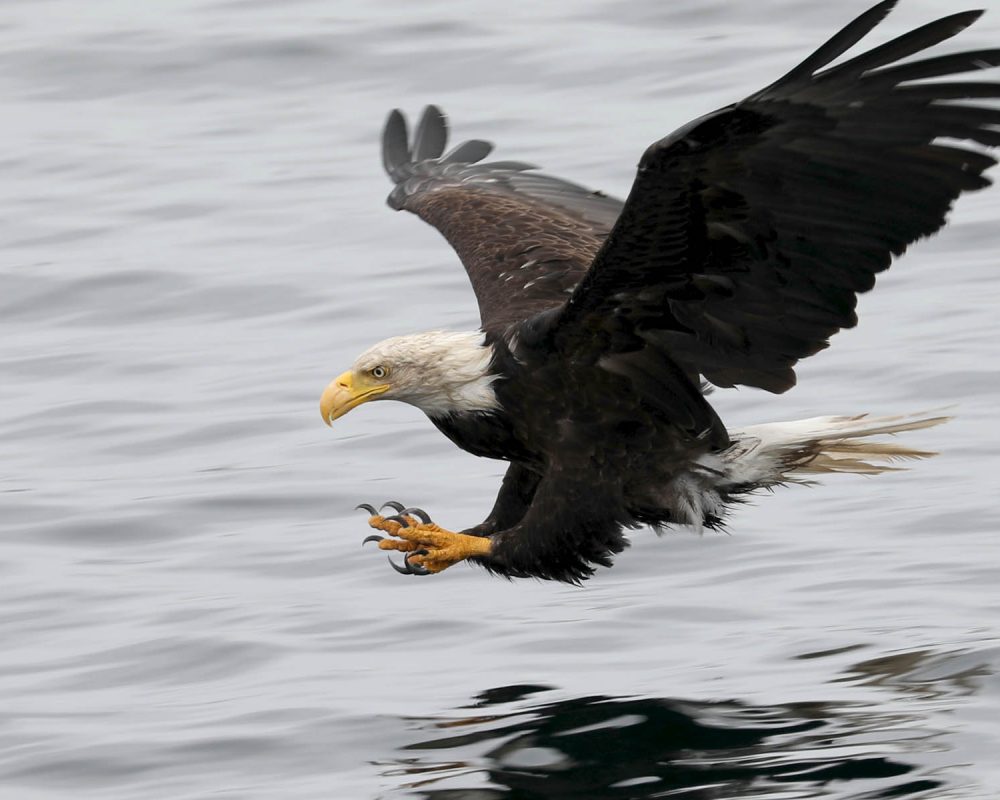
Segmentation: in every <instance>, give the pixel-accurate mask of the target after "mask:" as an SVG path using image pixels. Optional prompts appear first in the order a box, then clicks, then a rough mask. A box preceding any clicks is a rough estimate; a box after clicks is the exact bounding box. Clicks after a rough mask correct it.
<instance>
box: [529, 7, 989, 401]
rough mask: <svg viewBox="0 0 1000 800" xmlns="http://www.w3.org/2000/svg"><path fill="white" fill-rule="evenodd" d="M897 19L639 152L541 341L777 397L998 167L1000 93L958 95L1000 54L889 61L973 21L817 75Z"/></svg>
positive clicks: (878, 16)
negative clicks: (582, 270) (674, 367)
mask: <svg viewBox="0 0 1000 800" xmlns="http://www.w3.org/2000/svg"><path fill="white" fill-rule="evenodd" d="M893 5H894V0H887V2H883V3H880V4H879V5H877V6H875V7H874V8H872V9H871V10H870V11H868V12H867V13H865V14H863V15H862V16H860V17H859V18H858V19H856V20H855V21H854V22H852V23H851V24H850V25H848V26H847V27H846V28H844V29H843V30H842V31H841V32H840V33H838V34H837V35H836V36H834V37H833V38H832V39H830V40H829V41H828V42H827V43H826V44H824V45H823V46H822V47H821V48H819V50H817V51H816V52H815V53H814V54H813V55H811V56H809V58H807V59H806V60H805V61H804V62H802V64H800V65H799V66H797V67H796V68H795V69H793V70H792V71H791V72H789V73H788V74H787V75H785V76H784V77H782V78H781V79H780V80H778V81H777V82H775V83H773V84H771V85H770V86H768V87H767V88H766V89H763V90H762V91H760V92H757V93H756V94H754V95H752V96H750V97H749V98H747V99H746V100H744V101H742V102H740V103H737V104H735V105H733V106H729V107H728V108H724V109H722V110H720V111H716V112H715V113H712V114H708V115H707V116H704V117H702V118H701V119H698V120H696V121H694V122H692V123H691V124H689V125H687V126H685V127H684V128H681V129H680V130H678V131H677V132H675V133H673V134H671V135H670V136H668V137H666V138H665V139H663V140H661V141H659V142H656V143H655V144H653V145H652V146H651V147H650V148H649V149H648V150H647V151H646V153H645V154H644V156H643V157H642V160H641V162H640V164H639V170H638V175H637V177H636V179H635V183H634V185H633V187H632V191H631V193H630V195H629V197H628V200H627V201H626V203H625V207H624V209H623V210H622V213H621V215H620V217H619V219H618V221H617V223H616V224H615V226H614V228H613V229H612V231H611V232H610V234H609V235H608V236H607V237H606V238H605V240H604V242H603V244H602V246H601V248H600V251H599V253H598V254H597V256H596V258H595V260H594V264H593V266H592V267H591V268H590V270H589V272H588V273H587V275H586V277H585V278H584V279H583V280H582V281H581V283H580V284H579V286H578V287H577V289H576V291H575V293H574V294H573V295H572V297H571V298H570V299H569V301H568V302H567V304H566V306H565V308H564V309H563V311H562V312H561V313H560V314H559V315H558V317H557V318H556V320H555V321H554V322H553V323H552V327H551V328H550V329H549V330H550V331H552V332H554V333H555V334H556V335H557V341H560V342H561V343H562V345H563V346H564V347H569V348H571V349H572V348H580V349H586V348H590V349H593V345H592V342H593V341H595V333H598V332H600V331H601V330H604V329H610V328H611V327H613V328H614V329H615V331H620V330H621V328H622V327H623V326H625V327H627V329H628V330H629V331H631V332H633V333H637V334H638V335H639V336H640V337H641V338H642V339H644V340H645V341H647V342H648V343H650V344H652V345H654V346H656V347H657V348H658V349H661V350H662V351H664V352H665V353H668V354H669V357H670V358H671V359H672V360H674V361H676V362H678V363H679V364H680V365H681V366H682V367H683V368H684V369H685V371H686V372H688V373H689V374H696V373H700V374H702V375H704V376H705V378H707V379H708V380H709V381H711V382H712V383H714V384H716V385H718V386H732V385H734V384H744V385H749V386H757V387H760V388H763V389H768V390H770V391H774V392H782V391H785V390H786V389H788V388H789V387H790V386H792V385H793V384H794V382H795V374H794V372H793V369H792V368H793V366H794V365H795V363H796V362H797V361H798V360H799V359H801V358H804V357H806V356H809V355H811V354H813V353H815V352H817V351H818V350H820V349H822V348H824V347H826V346H827V344H828V341H827V340H828V338H829V337H830V336H831V335H832V334H834V333H835V332H836V331H838V330H839V329H841V328H848V327H851V326H853V325H854V324H855V322H856V317H855V313H854V308H855V304H856V299H857V294H858V293H859V292H865V291H867V290H869V289H871V288H872V286H873V285H874V282H875V275H876V274H877V273H879V272H881V271H882V270H884V269H886V268H887V267H888V266H889V264H890V261H891V258H892V256H893V255H899V254H901V253H902V252H903V251H904V250H905V249H906V247H907V245H909V244H910V243H911V242H913V241H915V240H916V239H918V238H920V237H923V236H928V235H930V234H932V233H934V232H935V231H937V230H938V229H939V228H941V226H942V225H943V224H944V222H945V217H946V214H947V212H948V211H949V209H950V208H951V205H952V203H953V201H954V200H955V198H957V197H958V196H959V195H960V194H961V193H962V192H964V191H968V190H972V189H979V188H982V187H984V186H987V185H989V181H988V180H987V179H986V178H984V177H983V172H984V171H985V170H986V169H988V168H989V167H991V166H993V165H994V164H995V163H996V162H995V160H994V159H992V158H990V157H989V156H987V155H985V154H983V153H982V152H980V151H978V150H977V149H975V145H977V144H978V145H982V146H985V147H995V146H998V145H1000V108H998V107H996V105H995V104H994V106H993V107H989V106H987V105H983V104H982V103H979V102H976V101H979V100H997V99H1000V83H977V82H955V81H953V80H951V79H952V76H954V75H958V74H961V73H966V72H970V71H974V70H980V69H984V68H988V67H994V66H997V65H1000V49H998V50H982V51H976V52H964V53H956V54H952V55H943V56H938V57H935V58H927V59H925V60H917V61H909V62H904V63H901V64H900V63H897V62H899V60H900V59H905V58H907V57H908V56H912V55H914V54H916V53H919V52H921V51H923V50H925V49H926V48H928V47H931V46H933V45H935V44H938V43H940V42H942V41H944V40H946V39H948V38H950V37H951V36H953V35H955V34H956V33H958V32H960V31H962V30H963V29H965V28H966V27H968V26H969V25H970V24H971V23H972V22H974V21H975V20H976V19H977V18H978V17H979V16H980V14H981V13H982V12H978V11H970V12H966V13H962V14H955V15H953V16H949V17H946V18H944V19H940V20H937V21H936V22H932V23H930V24H928V25H925V26H924V27H922V28H919V29H917V30H915V31H912V32H911V33H908V34H906V35H904V36H900V37H899V38H897V39H895V40H893V41H891V42H888V43H887V44H884V45H882V46H880V47H876V48H874V49H873V50H870V51H868V52H866V53H863V54H862V55H859V56H857V57H856V58H853V59H851V60H848V61H845V62H843V63H841V64H839V65H837V66H834V67H831V68H828V69H824V67H826V66H827V65H828V64H829V63H830V62H831V61H833V60H834V59H836V58H837V57H838V56H840V55H841V54H843V53H844V52H845V51H846V50H848V49H849V48H850V47H852V46H853V45H854V44H856V43H857V42H858V41H859V40H860V39H861V38H862V37H863V36H864V35H865V34H867V33H868V32H869V31H870V30H871V29H872V28H874V27H875V26H876V25H877V24H878V23H879V22H880V21H881V20H882V19H883V18H884V17H885V16H886V14H887V13H888V12H889V10H890V9H891V8H892V6H893ZM939 79H945V80H939ZM970 143H974V144H972V145H970ZM605 338H606V337H605ZM597 340H598V341H600V340H601V337H597ZM595 357H596V356H595Z"/></svg>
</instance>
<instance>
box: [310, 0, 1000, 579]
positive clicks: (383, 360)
mask: <svg viewBox="0 0 1000 800" xmlns="http://www.w3.org/2000/svg"><path fill="white" fill-rule="evenodd" d="M893 5H894V0H886V2H882V3H879V4H878V5H876V6H875V7H874V8H872V9H871V10H869V11H868V12H866V13H865V14H862V15H861V16H860V17H858V18H857V19H856V20H854V21H853V22H851V23H850V24H849V25H847V27H845V28H844V29H843V30H841V31H840V32H839V33H837V34H836V35H835V36H833V37H832V38H831V39H830V40H829V41H828V42H826V43H825V44H824V45H823V46H822V47H820V48H819V49H818V50H817V51H816V52H815V53H813V54H812V55H810V56H809V57H808V58H806V59H805V61H803V62H802V63H801V64H799V65H798V66H797V67H795V68H794V69H792V70H791V71H790V72H788V73H787V74H786V75H784V76H783V77H781V78H779V79H778V80H777V81H775V82H774V83H772V84H771V85H770V86H767V87H766V88H764V89H762V90H760V91H758V92H756V93H754V94H752V95H750V96H749V97H748V98H746V99H745V100H743V101H741V102H738V103H735V104H734V105H730V106H727V107H725V108H722V109H720V110H718V111H715V112H713V113H710V114H707V115H706V116H703V117H700V118H699V119H696V120H695V121H694V122H691V123H689V124H687V125H685V126H684V127H682V128H680V129H679V130H677V131H675V132H674V133H672V134H670V135H669V136H667V137H666V138H664V139H661V140H659V141H657V142H654V143H653V144H652V145H651V146H650V147H649V148H648V149H647V150H646V151H645V153H644V154H643V155H642V158H641V160H640V162H639V166H638V173H637V175H636V178H635V182H634V184H633V186H632V189H631V192H630V194H629V196H628V199H626V200H625V201H624V202H623V201H621V200H617V199H614V198H612V197H609V196H607V195H605V194H603V193H601V192H595V191H591V190H590V189H586V188H583V187H582V186H580V185H578V184H575V183H571V182H569V181H566V180H562V179H560V178H556V177H553V176H550V175H546V174H543V173H540V172H537V171H535V168H534V167H532V166H530V165H528V164H524V163H520V162H516V161H492V162H488V161H484V159H485V158H486V156H487V155H488V154H489V153H490V151H491V149H492V146H491V145H490V144H489V143H487V142H484V141H479V140H472V141H466V142H464V143H462V144H459V145H458V146H457V147H455V148H454V149H452V150H451V151H450V152H448V153H447V154H445V145H446V139H447V126H446V122H445V118H444V116H443V114H442V113H441V112H440V111H439V110H438V109H437V108H435V107H433V106H430V107H428V108H427V109H426V110H425V111H424V113H423V116H422V118H421V119H420V122H419V124H418V125H417V127H416V133H415V135H414V136H413V138H412V140H411V139H410V138H409V135H408V132H407V125H406V122H405V119H404V117H403V115H402V114H401V113H400V112H399V111H393V112H392V113H391V114H390V115H389V118H388V121H387V123H386V126H385V129H384V133H383V138H382V154H383V163H384V165H385V169H386V171H387V172H388V174H389V177H390V178H391V179H392V181H393V182H394V183H395V188H394V189H393V190H392V193H391V194H390V195H389V198H388V203H389V205H390V206H391V207H392V208H394V209H405V210H407V211H410V212H412V213H414V214H416V215H417V216H419V217H420V218H421V219H423V220H424V221H426V222H428V223H430V224H431V225H433V226H434V227H435V228H437V229H438V230H439V231H440V232H441V233H442V234H443V235H444V237H445V238H446V239H447V240H448V242H449V244H451V246H452V247H453V248H454V249H455V251H456V252H457V254H458V256H459V258H460V259H461V261H462V263H463V265H464V266H465V269H466V271H467V273H468V276H469V279H470V280H471V282H472V287H473V289H474V291H475V295H476V299H477V301H478V304H479V312H480V317H481V320H482V327H481V329H480V330H478V331H473V332H443V331H431V332H428V333H419V334H415V335H412V336H400V337H396V338H392V339H387V340H386V341H383V342H381V343H379V344H376V345H375V346H374V347H372V348H371V349H369V350H368V351H367V352H365V353H363V354H362V355H361V356H360V357H358V359H357V360H356V361H355V362H354V364H353V366H352V367H351V368H350V369H349V370H347V371H346V372H344V373H343V374H341V375H340V376H339V377H337V378H335V379H334V380H333V381H332V382H331V383H330V385H329V386H328V387H327V388H326V390H325V391H324V393H323V396H322V400H321V411H322V415H323V419H324V420H325V421H326V422H327V423H328V424H329V423H330V422H332V421H333V420H335V419H337V418H338V417H340V416H342V415H343V414H345V413H347V412H348V411H350V410H351V409H353V408H355V407H356V406H358V405H361V404H362V403H366V402H368V401H370V400H388V399H392V400H400V401H403V402H406V403H410V404H412V405H414V406H416V407H418V408H420V409H422V410H423V411H424V412H426V414H427V416H428V417H429V418H430V420H431V422H432V423H433V424H434V425H435V426H437V428H438V429H439V430H440V431H441V432H442V433H443V434H444V435H445V436H447V437H448V438H449V439H451V440H452V441H453V442H454V443H455V444H457V445H458V446H459V447H461V448H462V449H464V450H467V451H468V452H470V453H473V454H474V455H477V456H485V457H487V458H495V459H502V460H505V461H507V462H509V467H508V469H507V473H506V475H505V477H504V479H503V484H502V486H501V488H500V492H499V495H498V497H497V499H496V503H495V505H494V507H493V509H492V511H490V513H489V515H488V516H487V518H486V519H485V521H483V522H482V523H481V524H479V525H477V526H475V527H473V528H470V529H468V530H465V531H462V532H453V531H449V530H446V529H445V528H443V527H440V526H438V525H437V524H435V523H434V522H432V521H431V520H430V518H429V516H428V515H427V514H426V512H424V511H422V510H421V509H417V508H406V507H404V506H403V505H402V504H399V503H392V502H390V503H387V504H385V506H383V507H382V509H376V508H375V507H374V506H372V505H368V504H362V505H361V506H359V508H364V509H366V510H367V512H368V513H369V514H370V517H371V518H370V519H369V524H370V525H371V526H372V527H373V528H375V529H377V530H379V531H380V532H381V533H382V534H387V535H384V536H383V535H380V534H375V535H371V536H369V537H368V539H366V541H370V540H375V541H376V542H377V543H378V547H379V548H380V549H382V550H395V551H400V552H401V553H402V554H403V558H404V562H403V564H402V566H400V565H397V564H394V566H396V568H397V569H398V570H399V571H401V572H406V573H409V574H421V575H423V574H433V573H437V572H440V571H441V570H443V569H445V568H447V567H449V566H451V565H452V564H455V563H457V562H459V561H463V560H469V561H471V562H473V563H477V564H480V565H482V566H484V567H486V568H487V569H488V570H490V571H492V572H493V573H498V574H501V575H505V576H509V577H536V578H543V579H554V580H561V581H569V582H578V581H581V580H583V579H585V578H587V577H589V576H590V575H591V574H592V573H593V571H594V568H595V566H597V565H602V566H610V564H611V559H612V556H613V555H615V554H617V553H619V552H620V551H621V550H622V549H623V548H624V547H625V546H626V544H627V542H626V538H625V536H624V531H625V529H629V528H636V527H638V526H642V525H649V526H653V527H654V528H657V529H659V528H661V527H663V526H667V525H673V524H685V525H692V526H695V527H696V528H702V527H705V528H716V527H718V526H720V525H721V524H722V523H723V520H724V518H725V515H726V509H727V507H728V506H730V505H731V504H732V503H734V502H736V501H738V500H739V499H740V498H741V497H743V496H745V495H746V494H747V493H748V492H752V491H754V490H756V489H759V488H762V487H773V486H776V485H779V484H784V483H790V482H804V481H805V480H807V479H808V478H809V476H811V475H815V474H817V473H830V472H855V473H875V472H881V471H883V470H886V469H891V467H890V466H888V462H890V461H892V460H894V459H897V458H908V457H909V458H919V457H922V456H926V455H930V454H929V453H924V452H921V451H917V450H912V449H909V448H906V447H903V446H900V445H897V444H889V443H885V442H878V441H874V442H873V441H871V440H870V439H869V437H871V436H874V435H878V434H888V433H897V432H900V431H907V430H913V429H916V428H922V427H927V426H930V425H934V424H937V423H939V422H941V421H943V419H942V418H941V417H932V416H926V415H925V416H915V417H882V418H871V417H866V416H864V415H861V416H852V417H818V418H815V419H809V420H800V421H797V422H791V423H775V424H769V425H760V426H754V427H750V428H745V429H743V430H727V428H726V426H725V425H723V423H722V421H721V420H720V419H719V417H718V416H717V415H716V413H715V411H714V410H713V409H712V407H711V405H709V403H708V401H707V399H706V394H707V390H708V389H709V388H711V387H712V386H714V387H733V386H751V387H756V388H759V389H764V390H766V391H769V392H775V393H780V392H784V391H786V390H787V389H789V388H790V387H791V386H792V385H793V384H794V383H795V373H794V371H793V368H794V366H795V364H796V362H798V360H799V359H801V358H805V357H806V356H810V355H812V354H814V353H816V352H817V351H819V350H821V349H823V348H825V347H826V346H827V345H828V343H829V342H828V340H829V338H830V336H831V335H832V334H834V333H836V332H837V331H838V330H840V329H841V328H849V327H852V326H853V325H855V323H856V322H857V318H856V316H855V305H856V300H857V295H858V293H860V292H866V291H868V290H869V289H871V288H872V286H873V285H874V283H875V276H876V274H877V273H879V272H882V271H883V270H885V269H887V268H888V267H889V264H890V262H891V260H892V257H893V256H899V255H901V254H902V253H903V252H904V251H905V250H906V248H907V246H908V245H909V244H910V243H912V242H914V241H916V240H917V239H919V238H921V237H925V236H929V235H931V234H933V233H934V232H936V231H937V230H938V229H940V228H941V227H942V225H944V223H945V219H946V215H947V213H948V211H949V210H950V208H951V206H952V204H953V202H954V201H955V199H956V198H957V197H958V196H959V195H960V194H961V193H962V192H965V191H971V190H975V189H981V188H983V187H985V186H988V185H989V183H990V181H989V180H988V179H987V178H985V177H984V175H983V173H984V172H985V171H986V170H987V169H988V168H990V167H991V166H993V165H994V164H995V163H996V162H995V160H994V159H993V158H991V157H989V156H988V155H987V154H986V153H985V152H984V150H985V149H986V148H991V147H996V146H998V145H1000V108H997V107H995V106H993V107H991V106H990V105H989V104H984V103H983V102H981V101H984V100H985V101H992V100H996V99H998V98H1000V83H988V82H967V81H957V80H954V77H953V76H955V75H959V74H961V73H967V72H972V71H975V70H980V69H984V68H988V67H994V66H997V65H1000V49H994V50H980V51H970V52H961V53H952V54H947V55H938V56H935V57H929V58H923V59H919V60H908V61H901V60H902V59H906V58H908V57H909V56H913V55H915V54H917V53H922V52H923V51H924V50H926V49H927V48H929V47H932V46H933V45H936V44H939V43H940V42H942V41H944V40H946V39H948V38H950V37H952V36H953V35H955V34H957V33H959V32H960V31H962V30H964V29H965V28H966V27H968V26H969V25H970V24H972V23H973V22H974V21H975V20H976V19H977V18H978V17H979V16H980V14H981V13H982V12H980V11H968V12H965V13H960V14H954V15H951V16H948V17H945V18H943V19H939V20H937V21H935V22H932V23H930V24H928V25H925V26H923V27H921V28H918V29H917V30H914V31H912V32H910V33H907V34H905V35H903V36H900V37H898V38H896V39H893V40H892V41H890V42H887V43H886V44H883V45H880V46H878V47H875V48H874V49H871V50H868V51H867V52H864V53H862V54H861V55H858V56H856V57H854V58H851V59H849V60H845V61H842V62H841V63H839V64H837V65H835V66H829V64H830V63H831V62H832V61H834V60H835V59H837V58H838V57H839V56H841V55H842V54H843V53H844V52H845V51H847V50H848V49H849V48H851V47H852V46H853V45H855V44H856V43H857V42H858V41H859V40H861V39H862V38H863V37H864V36H865V35H866V34H868V33H869V32H870V31H871V30H872V29H873V28H874V27H875V26H876V25H877V24H878V23H879V22H881V21H882V20H883V19H884V18H885V16H886V15H887V14H888V13H889V11H890V9H891V8H892V7H893ZM942 79H943V80H942ZM386 506H390V507H392V509H393V511H394V512H395V513H387V514H386V515H385V516H383V514H382V511H383V510H384V509H385V507H386ZM390 563H392V562H391V558H390Z"/></svg>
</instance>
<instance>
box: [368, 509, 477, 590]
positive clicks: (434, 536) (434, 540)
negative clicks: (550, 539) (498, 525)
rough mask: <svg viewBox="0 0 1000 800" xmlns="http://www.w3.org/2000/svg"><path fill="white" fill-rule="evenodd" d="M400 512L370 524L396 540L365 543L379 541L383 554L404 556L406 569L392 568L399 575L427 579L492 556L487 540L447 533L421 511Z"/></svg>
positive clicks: (371, 538) (374, 517)
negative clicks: (390, 552) (476, 558)
mask: <svg viewBox="0 0 1000 800" xmlns="http://www.w3.org/2000/svg"><path fill="white" fill-rule="evenodd" d="M387 505H389V504H387ZM395 505H396V504H393V507H395ZM366 510H367V509H366ZM399 511H400V513H399V514H396V515H394V516H391V517H383V516H382V515H380V514H377V513H376V514H373V515H372V516H371V518H370V519H369V520H368V524H369V525H370V526H371V527H373V528H375V529H376V530H379V531H383V532H384V533H387V534H389V536H391V537H394V538H385V537H379V536H376V535H373V536H369V537H368V538H367V539H365V541H366V542H368V541H378V547H379V549H380V550H399V551H402V552H405V553H406V556H405V557H404V559H403V564H404V566H403V567H398V566H396V565H395V564H393V566H394V567H395V568H396V570H397V571H398V572H403V573H408V574H416V575H426V574H428V573H434V572H441V571H442V570H445V569H447V568H448V567H450V566H452V565H453V564H457V563H458V562H459V561H464V560H466V559H467V558H471V557H473V556H488V555H489V554H490V550H491V548H492V543H491V541H490V540H489V539H487V538H485V537H481V536H469V535H467V534H464V533H455V532H453V531H449V530H445V529H444V528H442V527H440V526H439V525H436V524H434V523H433V522H431V520H430V517H429V516H428V515H427V513H426V512H424V511H422V510H421V509H419V508H401V509H399Z"/></svg>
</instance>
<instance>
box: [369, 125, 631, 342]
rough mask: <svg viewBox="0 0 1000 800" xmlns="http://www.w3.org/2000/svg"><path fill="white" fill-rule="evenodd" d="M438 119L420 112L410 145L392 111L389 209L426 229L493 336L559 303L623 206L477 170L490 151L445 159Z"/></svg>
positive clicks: (491, 169) (525, 176)
mask: <svg viewBox="0 0 1000 800" xmlns="http://www.w3.org/2000/svg"><path fill="white" fill-rule="evenodd" d="M447 138H448V129H447V123H446V121H445V117H444V115H443V114H442V113H441V111H440V110H439V109H437V108H436V107H435V106H428V107H427V108H426V109H425V110H424V113H423V116H422V117H421V119H420V122H419V123H418V124H417V128H416V133H415V134H414V138H413V142H412V143H411V142H410V141H409V137H408V134H407V128H406V120H405V119H404V117H403V115H402V114H401V113H400V112H399V111H393V112H392V113H391V114H390V115H389V119H388V120H387V121H386V124H385V129H384V131H383V134H382V161H383V164H384V165H385V170H386V172H387V173H389V177H390V178H392V180H393V181H394V182H395V183H396V187H395V189H393V191H392V193H391V194H390V195H389V205H390V206H391V207H392V208H395V209H406V210H407V211H412V212H413V213H415V214H417V215H418V216H420V217H421V218H422V219H424V220H425V221H427V222H429V223H430V224H431V225H433V226H434V227H435V228H437V229H438V230H439V231H441V233H442V234H444V236H445V238H446V239H447V240H448V241H449V242H450V244H451V246H452V247H454V248H455V251H456V252H457V253H458V255H459V257H460V258H461V259H462V263H463V264H464V265H465V268H466V271H467V272H468V274H469V279H470V280H471V281H472V287H473V289H474V291H475V293H476V299H477V300H478V302H479V312H480V316H481V318H482V323H483V327H484V328H485V329H487V330H498V329H502V328H503V327H505V326H507V325H509V324H511V323H514V322H520V321H521V320H523V319H525V318H526V317H529V316H531V315H532V314H535V313H538V312H540V311H544V310H546V309H551V308H553V307H556V306H559V305H561V304H562V303H564V302H565V301H566V299H567V298H568V296H569V294H570V293H571V292H572V291H573V289H574V288H575V287H576V285H577V284H578V283H579V281H580V279H581V278H582V277H583V276H584V274H586V272H587V268H588V267H589V266H590V264H591V262H592V261H593V259H594V256H595V254H596V253H597V251H598V249H599V248H600V246H601V243H602V242H603V241H604V238H605V237H606V236H607V234H608V232H609V231H610V230H611V228H612V226H613V225H614V223H615V220H616V219H618V215H619V213H620V212H621V209H622V201H621V200H617V199H615V198H612V197H608V196H607V195H605V194H602V193H601V192H595V191H591V190H590V189H586V188H584V187H582V186H579V185H577V184H575V183H570V182H569V181H565V180H562V179H561V178H556V177H553V176H550V175H545V174H542V173H539V172H536V171H535V168H534V167H532V166H531V165H530V164H524V163H521V162H518V161H493V162H483V159H484V158H486V156H487V155H489V153H490V151H491V150H492V149H493V146H492V145H491V144H489V143H488V142H484V141H480V140H475V139H474V140H471V141H467V142H463V143H462V144H460V145H458V146H457V147H455V148H454V149H452V150H451V151H450V152H448V153H447V154H445V153H444V149H445V145H446V144H447Z"/></svg>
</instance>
